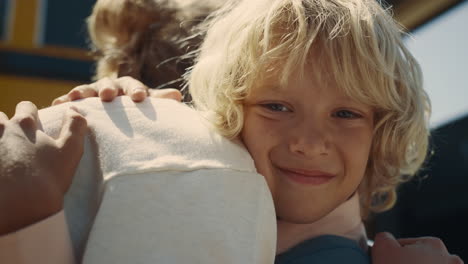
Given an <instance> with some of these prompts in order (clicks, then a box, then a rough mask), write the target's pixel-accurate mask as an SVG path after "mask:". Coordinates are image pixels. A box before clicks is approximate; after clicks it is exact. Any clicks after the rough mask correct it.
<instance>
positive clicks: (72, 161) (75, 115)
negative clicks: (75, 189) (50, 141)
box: [56, 106, 87, 192]
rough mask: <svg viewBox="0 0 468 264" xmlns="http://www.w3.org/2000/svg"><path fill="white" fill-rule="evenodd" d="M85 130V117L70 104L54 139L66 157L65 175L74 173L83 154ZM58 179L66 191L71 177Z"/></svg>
mask: <svg viewBox="0 0 468 264" xmlns="http://www.w3.org/2000/svg"><path fill="white" fill-rule="evenodd" d="M86 131H87V122H86V119H85V118H84V116H83V115H81V114H80V113H79V112H78V109H77V108H76V107H75V106H71V107H70V108H69V109H67V111H66V112H65V114H64V117H63V124H62V128H61V130H60V134H59V137H58V138H57V139H56V142H57V146H58V148H59V149H60V150H61V151H60V153H61V155H63V156H65V157H67V160H66V163H65V164H64V169H65V173H64V174H65V175H74V172H75V170H76V167H77V166H78V164H79V162H80V159H81V156H82V155H83V149H84V137H85V135H86ZM58 180H59V182H60V186H61V187H62V190H63V191H64V192H66V191H67V190H68V188H69V186H70V184H71V180H72V177H70V178H65V177H61V178H60V179H58Z"/></svg>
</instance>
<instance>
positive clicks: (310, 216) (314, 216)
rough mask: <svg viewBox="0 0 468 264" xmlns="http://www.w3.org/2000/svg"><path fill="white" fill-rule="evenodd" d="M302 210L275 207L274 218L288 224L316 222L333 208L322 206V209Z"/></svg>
mask: <svg viewBox="0 0 468 264" xmlns="http://www.w3.org/2000/svg"><path fill="white" fill-rule="evenodd" d="M304 211H305V210H304ZM304 211H297V210H278V209H277V216H276V219H277V221H278V222H283V223H289V224H302V225H304V224H312V223H317V222H318V221H319V220H320V219H323V218H324V217H326V216H327V215H328V214H329V213H330V212H331V211H333V208H331V209H327V208H323V209H322V210H314V211H309V212H304Z"/></svg>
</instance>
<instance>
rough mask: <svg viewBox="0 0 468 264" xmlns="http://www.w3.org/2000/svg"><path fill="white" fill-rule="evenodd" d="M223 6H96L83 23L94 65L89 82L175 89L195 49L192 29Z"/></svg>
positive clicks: (186, 2) (177, 2) (204, 2)
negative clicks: (111, 80) (132, 81)
mask: <svg viewBox="0 0 468 264" xmlns="http://www.w3.org/2000/svg"><path fill="white" fill-rule="evenodd" d="M223 2H224V1H223V0H98V1H97V2H96V4H95V5H94V8H93V12H92V14H91V15H90V16H89V17H88V19H87V24H88V32H89V37H90V41H91V43H90V44H91V48H92V50H93V51H94V54H95V58H96V60H97V68H96V75H95V76H94V79H100V78H103V77H119V76H132V77H134V78H136V79H139V80H141V81H143V82H144V83H145V84H146V85H148V86H151V87H163V86H170V87H177V86H179V85H180V84H181V83H182V79H181V76H182V74H183V73H184V72H185V70H186V68H187V67H188V66H190V65H191V64H192V61H191V59H190V58H191V57H193V56H187V55H186V54H187V53H188V52H190V51H193V50H195V49H196V48H198V44H199V43H200V42H201V36H193V37H190V36H192V34H193V32H192V28H193V26H194V25H197V24H199V23H200V22H202V21H203V20H204V19H205V18H206V16H208V15H209V14H210V13H211V12H212V11H214V10H215V9H216V8H217V7H219V6H220V4H222V3H223Z"/></svg>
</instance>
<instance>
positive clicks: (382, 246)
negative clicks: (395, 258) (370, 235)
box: [371, 232, 400, 263]
mask: <svg viewBox="0 0 468 264" xmlns="http://www.w3.org/2000/svg"><path fill="white" fill-rule="evenodd" d="M396 248H400V244H399V243H398V241H397V240H396V239H395V237H394V236H393V235H392V234H391V233H388V232H381V233H377V235H376V236H375V238H374V246H373V247H372V251H371V253H372V259H373V262H375V263H376V262H377V261H376V259H377V258H379V257H381V256H386V255H387V254H389V252H391V251H392V249H396Z"/></svg>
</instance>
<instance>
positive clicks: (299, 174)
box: [278, 167, 335, 185]
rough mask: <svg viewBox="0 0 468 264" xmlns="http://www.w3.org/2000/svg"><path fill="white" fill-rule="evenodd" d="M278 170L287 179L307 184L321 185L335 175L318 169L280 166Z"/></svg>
mask: <svg viewBox="0 0 468 264" xmlns="http://www.w3.org/2000/svg"><path fill="white" fill-rule="evenodd" d="M278 169H279V171H280V172H281V173H282V174H283V175H284V176H286V178H287V179H289V180H291V181H293V182H295V183H299V184H308V185H321V184H325V183H327V182H329V181H330V180H332V179H333V178H334V177H335V175H333V174H330V173H327V172H324V171H320V170H312V171H310V170H302V169H291V168H280V167H278Z"/></svg>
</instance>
